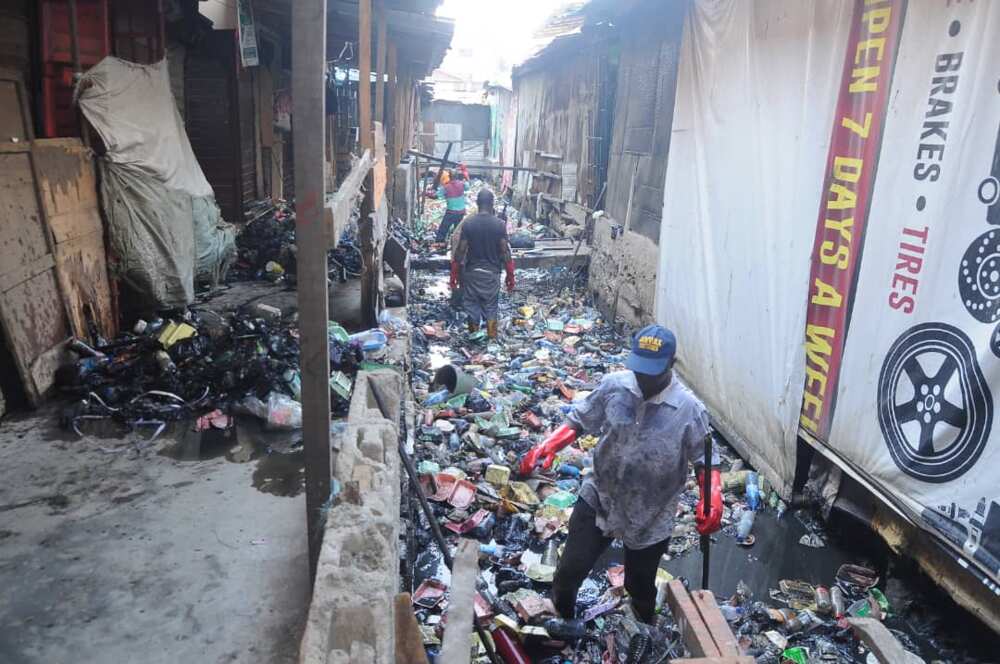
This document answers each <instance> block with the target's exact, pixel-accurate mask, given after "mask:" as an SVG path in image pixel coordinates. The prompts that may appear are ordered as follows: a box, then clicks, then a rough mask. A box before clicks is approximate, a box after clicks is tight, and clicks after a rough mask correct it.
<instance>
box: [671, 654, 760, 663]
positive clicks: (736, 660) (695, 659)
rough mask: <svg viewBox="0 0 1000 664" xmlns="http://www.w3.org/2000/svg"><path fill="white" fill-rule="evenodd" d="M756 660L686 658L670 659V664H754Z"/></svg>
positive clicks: (738, 657)
mask: <svg viewBox="0 0 1000 664" xmlns="http://www.w3.org/2000/svg"><path fill="white" fill-rule="evenodd" d="M756 661H757V660H756V659H755V658H753V657H748V656H746V655H743V656H736V657H734V656H729V657H688V658H684V659H671V660H670V664H673V663H674V662H677V664H682V663H683V664H755V662H756Z"/></svg>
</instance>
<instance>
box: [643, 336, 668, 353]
mask: <svg viewBox="0 0 1000 664" xmlns="http://www.w3.org/2000/svg"><path fill="white" fill-rule="evenodd" d="M662 347H663V339H660V338H659V337H639V350H648V351H650V352H652V353H659V352H660V348H662Z"/></svg>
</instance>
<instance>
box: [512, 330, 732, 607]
mask: <svg viewBox="0 0 1000 664" xmlns="http://www.w3.org/2000/svg"><path fill="white" fill-rule="evenodd" d="M676 349H677V340H676V339H675V338H674V334H673V333H672V332H671V331H670V330H668V329H666V328H664V327H661V326H659V325H650V326H648V327H645V328H643V329H642V330H640V331H639V332H638V333H637V334H636V335H635V337H634V338H633V339H632V352H631V354H630V355H629V357H628V360H627V361H626V363H625V366H626V368H627V369H628V371H620V372H616V373H611V374H608V375H606V376H605V377H604V378H603V380H601V382H600V384H599V385H598V387H597V389H596V390H594V391H593V392H592V393H591V394H590V395H589V396H587V398H586V399H584V400H583V401H582V402H580V403H578V404H576V405H575V406H574V408H573V410H572V411H571V412H570V413H569V415H568V416H567V418H566V422H565V423H564V424H563V425H562V426H560V427H559V428H558V429H556V430H555V431H554V432H553V433H552V434H551V435H550V436H549V437H548V438H546V439H545V440H544V441H543V442H542V443H540V444H539V445H537V446H536V447H534V448H533V449H532V450H531V451H530V452H529V453H528V454H527V455H526V456H525V457H524V459H523V460H522V462H521V467H520V471H521V474H522V475H524V476H527V475H529V474H530V473H531V472H532V471H533V470H534V469H535V467H536V466H537V465H538V464H539V463H541V464H542V465H543V467H544V468H546V469H548V468H550V467H551V466H552V462H553V461H554V459H555V456H556V454H557V453H558V452H559V450H561V449H563V448H565V447H566V446H568V445H569V444H570V443H572V442H573V441H574V440H576V437H577V435H579V434H581V433H585V432H586V433H593V434H595V435H598V436H599V442H598V443H597V447H596V448H594V466H593V473H591V474H590V475H588V476H587V478H586V479H585V480H584V482H583V485H582V486H581V488H580V494H579V500H577V502H576V505H575V506H574V508H573V515H572V516H571V517H570V521H569V538H568V539H567V541H566V547H565V550H564V552H563V555H562V558H560V560H559V565H558V568H557V569H556V573H555V578H554V580H553V585H552V595H553V597H552V598H553V602H554V603H555V606H556V609H557V610H558V611H559V613H560V615H561V616H562V617H563V618H564V619H567V620H569V619H572V618H574V614H575V609H576V594H577V591H578V590H579V589H580V585H581V584H582V583H583V580H584V579H585V578H586V577H587V575H588V574H589V573H590V570H591V568H592V567H593V565H594V563H595V562H597V559H598V558H599V557H600V556H601V554H602V553H603V552H604V550H605V549H606V548H607V547H608V545H609V544H611V542H612V541H613V540H614V539H621V540H622V543H623V544H624V545H625V589H626V590H627V591H628V593H629V595H630V596H631V598H632V607H633V608H634V609H635V612H636V614H637V615H638V616H639V618H640V619H642V620H644V621H646V622H652V620H653V618H654V610H655V603H656V585H655V581H656V569H657V567H658V566H659V563H660V558H661V557H662V556H663V554H664V553H666V552H667V548H668V546H669V545H670V535H671V533H672V532H673V529H674V516H675V514H676V513H677V504H678V499H679V498H680V495H681V493H682V492H683V491H684V486H685V483H686V481H687V468H688V463H691V464H693V465H694V466H695V470H696V474H698V475H699V477H700V476H701V473H702V472H704V468H702V466H703V465H704V447H703V445H704V440H705V437H706V436H708V435H710V433H709V424H708V414H707V412H706V411H705V407H704V406H703V405H702V403H701V401H699V400H698V398H697V397H695V396H694V394H692V393H691V391H690V390H688V389H687V388H686V387H684V386H683V385H681V384H680V382H679V381H678V380H676V379H675V378H674V375H673V365H674V356H675V352H676ZM711 472H712V473H713V477H712V495H711V498H710V512H709V515H708V516H707V517H706V516H705V514H704V503H703V501H704V499H705V498H704V496H702V497H701V498H700V499H699V502H698V507H697V511H696V520H697V527H698V531H699V532H700V533H701V534H703V535H704V534H709V533H712V532H714V531H716V530H718V529H719V526H720V524H721V521H722V492H721V481H720V478H719V477H718V472H719V471H718V470H713V471H711ZM699 486H703V482H702V481H701V480H699Z"/></svg>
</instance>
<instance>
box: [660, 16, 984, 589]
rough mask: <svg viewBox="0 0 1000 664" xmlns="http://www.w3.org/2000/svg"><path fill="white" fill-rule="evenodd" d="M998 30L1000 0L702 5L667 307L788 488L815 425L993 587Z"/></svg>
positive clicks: (693, 368) (682, 112) (672, 184)
mask: <svg viewBox="0 0 1000 664" xmlns="http://www.w3.org/2000/svg"><path fill="white" fill-rule="evenodd" d="M998 35H1000V3H996V2H994V3H989V2H955V1H952V2H916V1H911V2H905V0H856V1H855V2H851V3H848V2H840V1H839V0H831V1H830V2H824V1H818V2H808V3H789V2H784V1H779V0H761V1H759V2H753V3H748V2H742V1H741V0H698V1H697V2H694V3H692V5H691V9H690V11H689V13H688V17H687V20H686V23H685V29H684V39H683V44H682V49H681V57H680V67H679V74H678V83H677V86H678V89H677V95H676V97H677V102H676V106H675V110H674V120H673V135H672V139H671V148H670V157H669V162H668V166H667V177H666V186H665V195H664V209H663V222H662V226H661V230H660V252H661V253H660V265H659V272H658V277H657V300H656V310H657V318H658V320H659V322H661V323H663V324H665V325H667V326H669V327H671V328H673V329H674V331H675V332H676V333H677V338H678V370H679V372H680V373H681V375H682V376H683V377H684V379H685V380H686V382H687V383H688V384H689V385H690V386H691V387H692V388H693V389H694V390H695V391H696V392H697V393H698V394H699V396H700V397H701V398H702V399H703V400H704V401H705V403H706V405H707V406H708V408H709V410H710V411H711V413H712V416H713V419H714V421H715V422H716V424H717V425H718V426H719V428H720V429H721V430H722V431H723V432H724V433H725V435H726V436H727V438H729V440H730V442H732V443H733V444H734V445H735V446H736V447H737V449H738V450H739V452H740V453H741V454H742V455H744V456H745V457H746V458H748V459H749V460H750V462H751V463H753V464H754V465H755V467H757V468H758V469H759V470H760V471H761V472H762V473H763V474H764V475H766V476H767V477H768V479H770V480H771V481H772V482H774V484H775V486H776V487H777V488H778V490H779V491H780V492H781V493H783V494H784V495H786V496H787V495H788V493H790V489H791V481H792V477H793V475H794V470H795V458H796V438H797V437H799V436H802V437H803V438H806V439H807V440H809V441H811V442H812V443H814V444H815V445H817V446H818V447H819V448H820V449H821V451H823V452H824V454H825V455H826V456H827V457H828V458H830V459H832V460H834V461H835V462H836V463H837V464H838V465H839V466H840V467H842V468H845V469H847V470H849V471H850V472H851V473H852V474H853V475H855V476H857V477H860V478H861V479H862V480H864V483H865V484H866V485H867V486H869V487H871V488H872V489H873V490H874V491H875V492H876V494H877V495H878V496H879V497H880V498H881V499H882V500H884V501H886V502H888V503H890V504H892V505H893V506H894V507H895V508H896V510H898V511H899V512H901V513H903V514H905V515H907V516H908V517H909V518H910V519H911V520H912V521H913V522H914V523H915V524H917V525H919V526H920V527H922V528H924V529H925V530H926V531H927V532H928V533H930V534H931V535H933V537H934V540H933V541H936V542H938V543H939V544H941V546H942V547H944V549H945V550H946V551H949V552H950V553H951V554H952V555H953V556H954V557H955V558H956V559H958V560H959V562H960V563H961V564H962V565H963V566H964V567H965V568H966V569H968V570H969V571H970V572H971V573H973V574H975V575H976V576H977V577H978V578H979V579H980V580H981V581H982V582H983V583H984V584H986V585H987V586H988V587H990V588H991V589H993V591H994V592H998V585H997V583H998V580H1000V563H998V559H1000V481H998V480H997V475H996V469H997V468H1000V427H998V429H997V430H996V431H994V429H993V427H994V426H995V423H996V422H997V420H998V419H1000V414H998V413H996V412H995V411H996V408H997V399H998V398H1000V394H997V391H998V390H1000V39H998V38H997V36H998ZM817 211H818V214H817Z"/></svg>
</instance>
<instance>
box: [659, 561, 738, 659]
mask: <svg viewBox="0 0 1000 664" xmlns="http://www.w3.org/2000/svg"><path fill="white" fill-rule="evenodd" d="M667 605H668V606H670V612H671V613H672V614H673V617H674V621H675V622H676V623H677V629H678V630H680V633H681V637H682V638H683V639H684V645H685V646H686V647H687V649H688V651H689V652H690V653H691V654H692V655H693V656H694V657H692V658H688V659H673V660H671V661H672V662H686V663H687V664H753V663H754V658H753V657H746V656H741V655H740V651H739V648H738V647H737V645H736V636H735V635H734V634H733V631H732V630H731V629H729V623H727V622H726V619H725V618H724V617H723V615H722V612H721V611H720V610H719V605H718V604H716V602H715V595H713V594H712V592H711V591H709V590H694V591H691V592H688V590H687V588H685V587H684V584H683V583H681V582H680V581H678V580H677V579H674V580H673V581H671V582H670V583H668V584H667Z"/></svg>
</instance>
